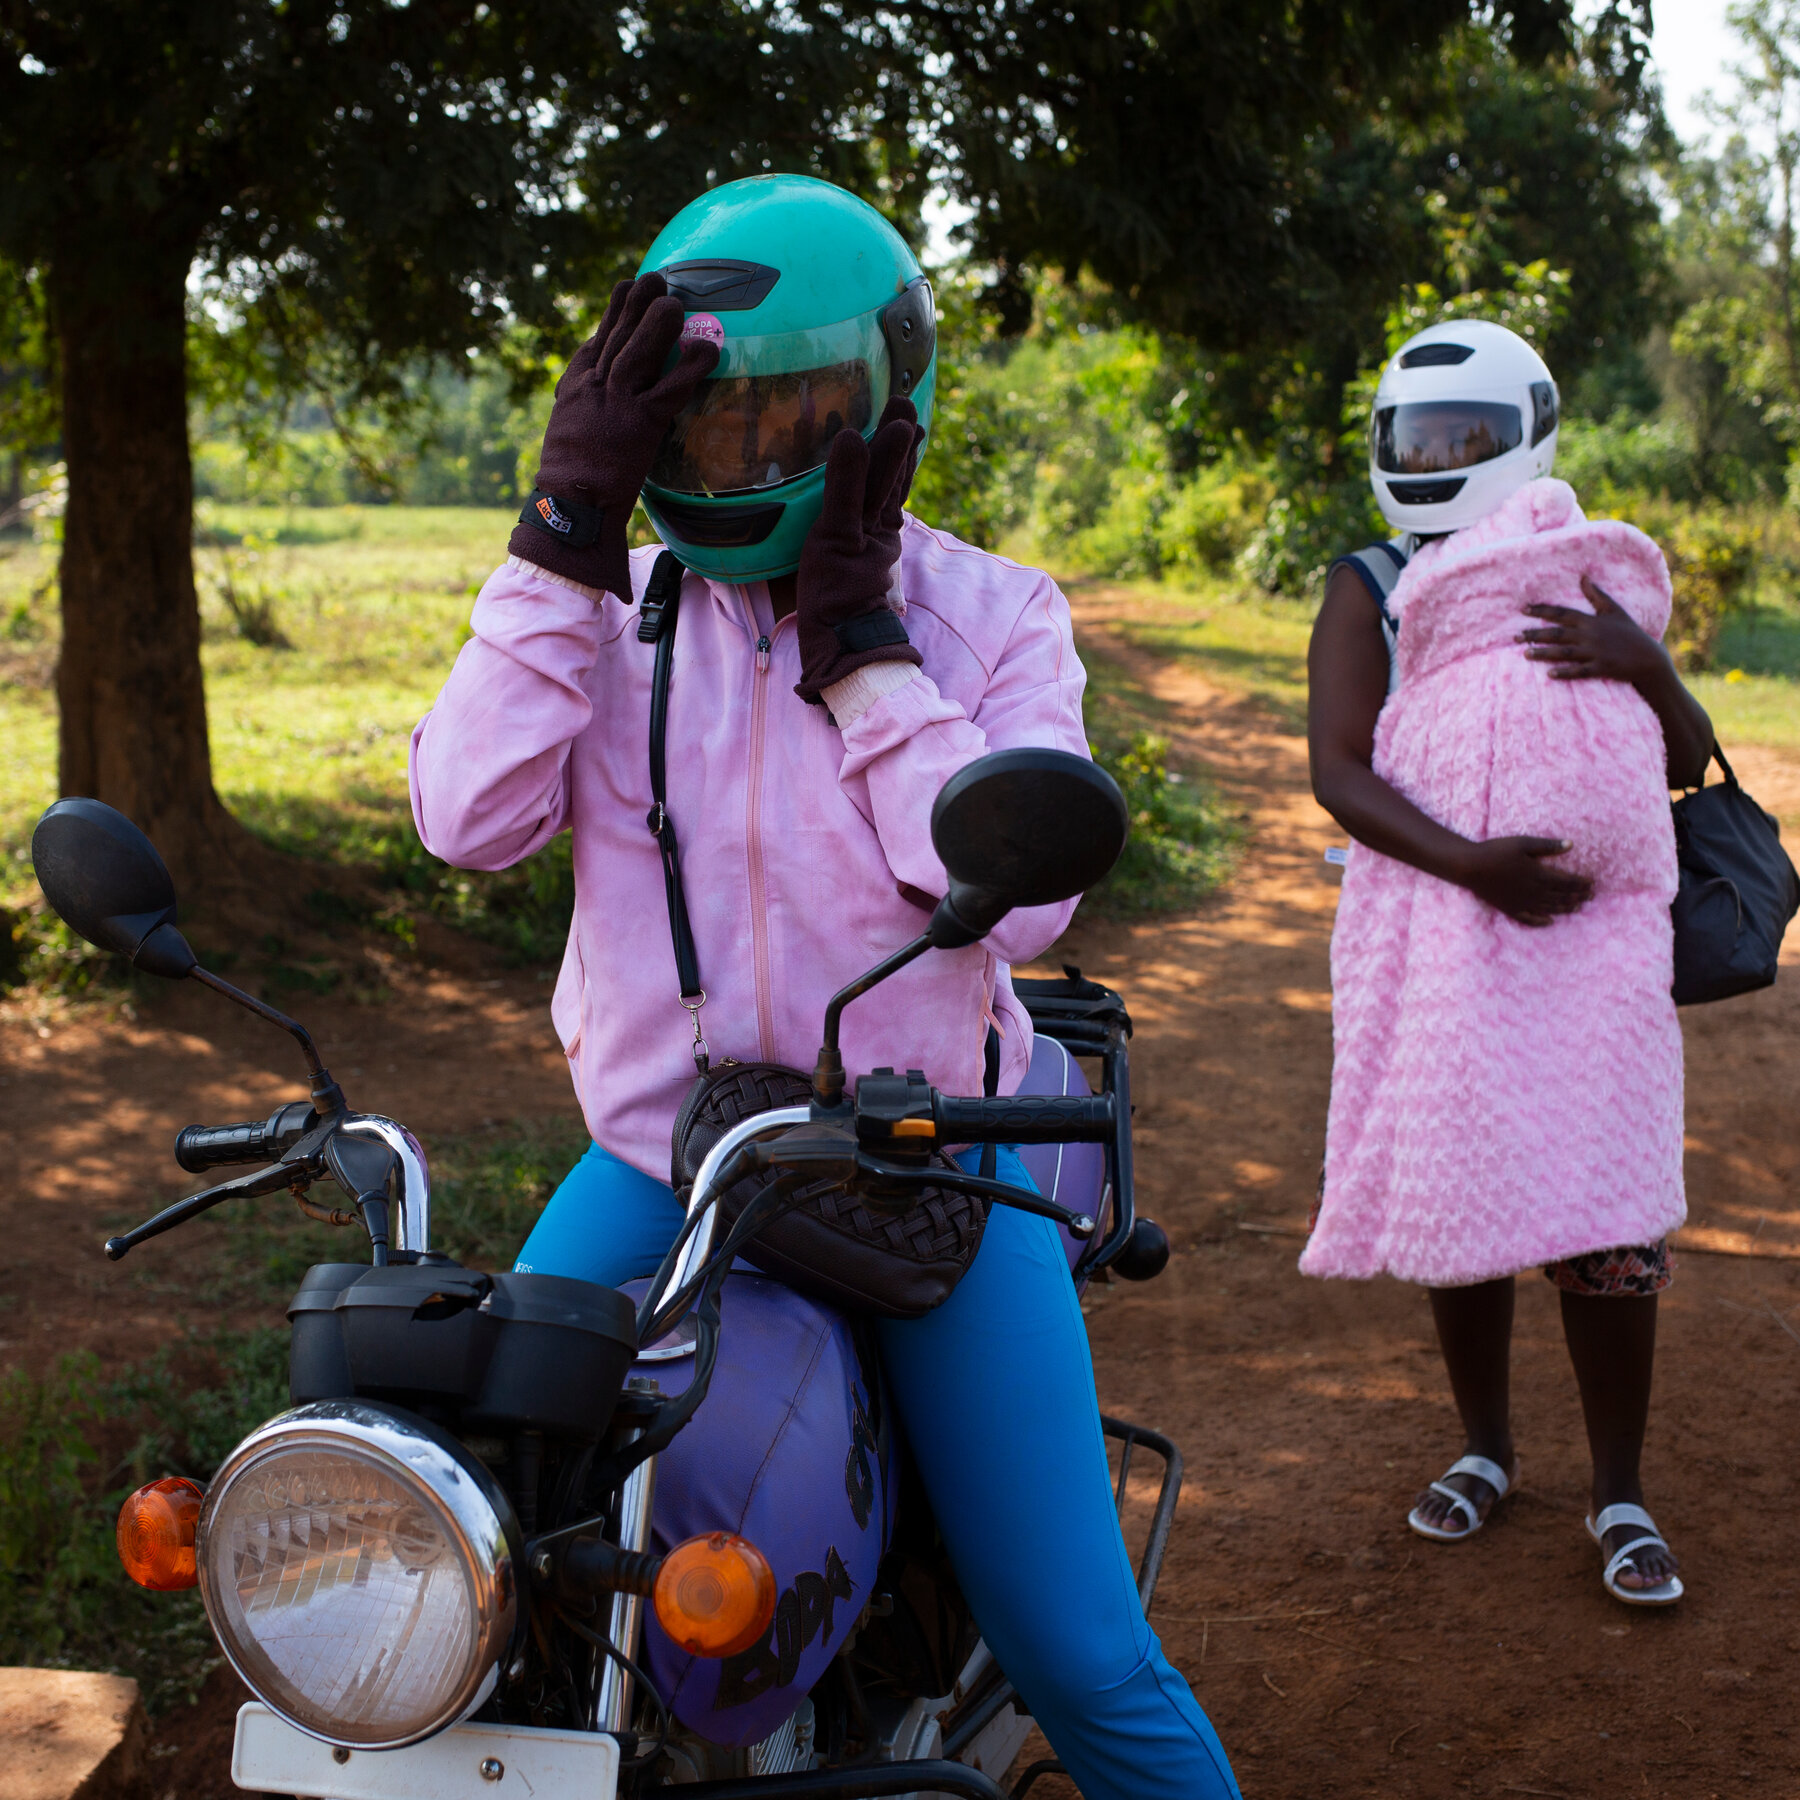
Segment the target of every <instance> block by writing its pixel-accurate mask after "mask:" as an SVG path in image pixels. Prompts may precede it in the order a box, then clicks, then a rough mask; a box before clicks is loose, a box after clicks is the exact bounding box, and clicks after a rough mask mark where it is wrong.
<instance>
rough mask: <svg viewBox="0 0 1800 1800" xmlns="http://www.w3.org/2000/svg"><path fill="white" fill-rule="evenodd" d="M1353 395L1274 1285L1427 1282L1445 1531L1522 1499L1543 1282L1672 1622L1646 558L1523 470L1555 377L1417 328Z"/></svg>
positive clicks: (1651, 558)
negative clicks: (1657, 1514)
mask: <svg viewBox="0 0 1800 1800" xmlns="http://www.w3.org/2000/svg"><path fill="white" fill-rule="evenodd" d="M1375 407H1376V410H1375V418H1374V429H1373V432H1372V440H1371V451H1370V462H1371V477H1372V479H1373V482H1374V485H1375V490H1376V495H1377V497H1378V499H1379V501H1380V504H1381V508H1382V511H1383V513H1384V514H1385V516H1386V517H1387V519H1388V521H1389V522H1390V523H1391V524H1392V525H1394V526H1395V527H1396V529H1397V530H1398V531H1399V532H1401V533H1402V534H1403V535H1402V536H1401V537H1399V538H1397V539H1396V540H1395V541H1394V542H1393V544H1392V545H1387V546H1376V547H1375V548H1374V549H1373V550H1372V551H1369V552H1365V553H1364V554H1363V555H1361V556H1358V557H1350V558H1345V559H1344V560H1342V561H1340V562H1338V563H1337V564H1335V565H1334V566H1333V568H1332V570H1331V571H1330V574H1329V577H1328V580H1327V584H1326V592H1325V602H1324V605H1323V607H1322V608H1321V610H1320V613H1319V618H1318V623H1317V625H1316V626H1315V628H1314V631H1313V638H1312V647H1311V651H1310V655H1309V660H1308V668H1309V676H1310V698H1309V741H1310V746H1311V753H1312V778H1313V792H1314V794H1315V795H1316V796H1317V798H1318V800H1319V802H1320V804H1321V805H1322V806H1324V807H1325V808H1326V810H1327V811H1329V812H1330V813H1331V815H1332V816H1333V817H1334V818H1335V819H1336V820H1337V821H1338V822H1339V823H1340V824H1341V825H1343V827H1344V828H1345V829H1346V830H1347V831H1348V832H1349V833H1350V835H1351V837H1352V838H1353V839H1355V846H1354V848H1353V849H1352V851H1351V855H1350V861H1349V865H1348V868H1347V870H1346V874H1345V880H1344V886H1343V891H1342V894H1341V896H1340V901H1339V910H1338V918H1337V926H1336V929H1335V931H1334V933H1333V938H1332V988H1333V1034H1334V1044H1335V1056H1334V1064H1333V1071H1332V1095H1331V1115H1330V1122H1329V1127H1328V1132H1327V1143H1326V1159H1325V1172H1324V1178H1323V1181H1322V1184H1321V1190H1320V1204H1319V1210H1318V1214H1317V1218H1316V1221H1315V1224H1314V1228H1313V1232H1312V1235H1311V1238H1310V1240H1309V1242H1308V1244H1307V1247H1306V1250H1305V1252H1304V1253H1303V1255H1302V1257H1301V1261H1300V1267H1301V1269H1302V1271H1303V1272H1304V1273H1306V1274H1309V1275H1322V1276H1353V1277H1367V1276H1371V1275H1375V1274H1380V1273H1387V1274H1392V1275H1396V1276H1398V1277H1399V1278H1401V1279H1402V1280H1407V1281H1416V1282H1420V1283H1423V1284H1424V1285H1426V1286H1427V1287H1429V1289H1430V1291H1431V1307H1432V1314H1433V1317H1434V1319H1435V1321H1436V1324H1437V1332H1438V1341H1439V1344H1440V1346H1441V1347H1442V1350H1443V1355H1444V1361H1445V1364H1446V1367H1447V1369H1448V1371H1449V1376H1450V1386H1451V1390H1452V1392H1453V1393H1454V1395H1455V1398H1456V1404H1457V1409H1458V1411H1459V1412H1460V1414H1461V1416H1462V1424H1463V1431H1464V1450H1465V1454H1464V1455H1463V1456H1462V1457H1461V1458H1459V1459H1458V1460H1457V1461H1456V1462H1455V1463H1454V1464H1453V1465H1452V1466H1451V1468H1450V1469H1449V1470H1448V1471H1447V1472H1446V1474H1445V1475H1444V1477H1443V1478H1442V1479H1441V1480H1438V1481H1434V1482H1432V1483H1431V1484H1430V1486H1429V1487H1428V1488H1427V1489H1425V1490H1424V1491H1423V1492H1422V1493H1421V1494H1420V1495H1419V1497H1418V1500H1417V1502H1416V1504H1415V1505H1414V1507H1413V1509H1412V1512H1411V1513H1410V1515H1409V1518H1408V1523H1409V1524H1410V1525H1411V1526H1412V1528H1413V1529H1414V1530H1415V1531H1417V1532H1419V1533H1420V1534H1421V1535H1422V1536H1425V1537H1428V1538H1433V1539H1436V1540H1439V1541H1442V1542H1457V1541H1459V1540H1461V1539H1463V1538H1466V1537H1471V1536H1473V1535H1474V1533H1475V1532H1477V1531H1479V1530H1480V1529H1481V1528H1482V1526H1483V1524H1484V1523H1485V1522H1486V1520H1487V1518H1488V1515H1489V1513H1490V1512H1491V1511H1492V1509H1493V1508H1494V1507H1495V1506H1496V1505H1497V1504H1498V1503H1499V1502H1500V1501H1501V1500H1502V1499H1503V1498H1504V1497H1505V1496H1506V1494H1507V1493H1508V1492H1509V1491H1510V1490H1511V1489H1512V1488H1513V1487H1514V1486H1515V1485H1516V1484H1517V1482H1518V1479H1519V1463H1518V1458H1517V1455H1516V1453H1515V1449H1514V1443H1513V1431H1512V1418H1511V1412H1510V1406H1509V1360H1510V1342H1511V1334H1512V1319H1513V1296H1514V1276H1515V1275H1516V1274H1517V1273H1519V1272H1520V1271H1522V1270H1525V1269H1528V1268H1531V1267H1533V1266H1534V1265H1540V1266H1542V1267H1543V1269H1544V1273H1545V1274H1546V1275H1547V1276H1548V1277H1549V1278H1550V1280H1551V1281H1553V1282H1554V1283H1555V1284H1556V1286H1557V1287H1558V1288H1559V1289H1560V1290H1561V1300H1562V1316H1563V1330H1564V1335H1565V1337H1566V1339H1567V1342H1568V1347H1569V1355H1570V1359H1571V1361H1572V1362H1573V1363H1574V1365H1575V1376H1576V1380H1577V1383H1578V1384H1579V1386H1580V1390H1581V1400H1582V1408H1583V1412H1584V1414H1585V1417H1586V1422H1587V1435H1588V1444H1589V1448H1590V1450H1591V1452H1592V1456H1593V1486H1592V1508H1591V1511H1590V1514H1589V1519H1588V1528H1589V1531H1590V1533H1591V1534H1592V1535H1593V1536H1594V1537H1595V1538H1596V1539H1597V1540H1598V1541H1599V1543H1600V1545H1601V1558H1602V1567H1603V1579H1604V1581H1605V1585H1606V1588H1607V1591H1608V1592H1609V1593H1611V1594H1613V1595H1614V1596H1615V1597H1616V1598H1617V1599H1619V1600H1622V1601H1625V1602H1627V1603H1629V1604H1633V1605H1666V1604H1669V1603H1671V1602H1673V1601H1675V1600H1677V1599H1679V1598H1680V1596H1681V1592H1682V1584H1681V1581H1680V1579H1679V1577H1678V1576H1677V1574H1676V1569H1677V1561H1676V1558H1675V1556H1674V1553H1673V1552H1672V1551H1671V1550H1670V1549H1669V1547H1668V1545H1667V1544H1666V1543H1665V1542H1664V1541H1663V1539H1662V1537H1661V1535H1660V1534H1659V1533H1658V1532H1657V1530H1656V1527H1655V1524H1654V1522H1653V1520H1652V1519H1651V1516H1650V1514H1649V1513H1648V1512H1647V1511H1645V1510H1644V1505H1643V1498H1644V1496H1643V1489H1642V1486H1641V1484H1640V1480H1639V1458H1640V1455H1641V1452H1642V1449H1643V1441H1644V1432H1645V1426H1646V1423H1647V1420H1648V1415H1649V1406H1650V1387H1651V1370H1652V1363H1653V1358H1654V1352H1655V1344H1656V1313H1657V1295H1658V1293H1660V1292H1661V1290H1662V1289H1663V1288H1664V1287H1666V1286H1667V1285H1668V1283H1669V1280H1670V1261H1669V1252H1668V1247H1667V1234H1668V1233H1669V1232H1670V1231H1672V1230H1673V1229H1674V1228H1675V1227H1676V1226H1677V1225H1678V1224H1680V1222H1681V1220H1682V1219H1683V1217H1684V1216H1685V1201H1684V1198H1683V1190H1682V1169H1681V1143H1682V1052H1681V1036H1680V1031H1679V1027H1678V1025H1677V1023H1676V1017H1675V1009H1674V1002H1673V1000H1672V999H1671V997H1670V984H1671V979H1672V973H1673V966H1672V941H1673V940H1672V934H1671V927H1670V923H1669V911H1668V909H1669V902H1670V900H1671V898H1672V897H1673V894H1674V890H1675V881H1676V866H1675V852H1674V841H1673V832H1672V827H1671V824H1670V819H1669V808H1668V789H1669V787H1671V786H1676V787H1685V786H1691V785H1696V784H1698V782H1699V781H1700V780H1701V778H1702V775H1703V773H1704V771H1705V768H1706V763H1707V760H1708V757H1709V755H1710V753H1711V749H1712V743H1713V733H1712V725H1711V722H1710V721H1709V720H1708V718H1707V716H1706V714H1705V712H1704V711H1703V710H1702V709H1701V707H1700V706H1699V704H1698V703H1697V702H1696V701H1695V700H1694V699H1693V697H1692V696H1691V695H1690V694H1689V693H1688V692H1687V690H1686V689H1685V688H1684V687H1683V686H1682V684H1681V680H1680V678H1679V676H1678V675H1677V674H1676V672H1675V668H1674V665H1673V664H1672V663H1671V662H1670V660H1669V657H1668V655H1667V653H1666V652H1665V651H1664V650H1663V648H1662V645H1661V643H1660V641H1659V639H1660V634H1661V632H1662V629H1663V626H1664V625H1665V624H1666V622H1667V618H1668V605H1669V582H1668V573H1667V569H1666V567H1665V566H1664V564H1663V561H1662V558H1661V555H1660V553H1659V552H1658V551H1657V550H1656V548H1655V546H1654V545H1653V544H1652V543H1651V542H1650V541H1649V539H1647V538H1645V537H1644V536H1643V534H1642V533H1640V532H1637V531H1635V530H1634V529H1633V528H1632V527H1630V526H1628V525H1622V524H1618V523H1616V522H1613V521H1597V522H1591V523H1590V522H1588V521H1587V520H1585V519H1584V517H1583V515H1582V513H1581V510H1580V508H1579V507H1578V506H1577V505H1576V504H1575V496H1574V494H1573V492H1572V491H1571V490H1570V489H1569V487H1568V486H1567V485H1566V484H1565V483H1563V482H1560V481H1554V480H1550V479H1547V477H1548V476H1549V471H1550V467H1551V464H1552V462H1553V460H1554V458H1555V453H1556V426H1557V395H1556V387H1555V384H1554V382H1553V381H1552V380H1551V378H1550V372H1549V370H1548V369H1547V368H1545V366H1544V364H1543V362H1542V360H1541V359H1540V358H1539V357H1538V356H1537V354H1536V352H1535V351H1533V350H1532V349H1531V348H1530V346H1529V345H1527V344H1526V343H1525V342H1524V341H1523V340H1522V339H1520V338H1518V337H1516V336H1515V335H1514V334H1513V333H1511V332H1510V331H1507V330H1505V329H1504V328H1503V327H1501V326H1498V325H1491V324H1481V323H1474V322H1458V323H1455V324H1444V325H1438V326H1434V327H1432V328H1431V329H1430V330H1428V331H1425V332H1423V333H1421V334H1420V335H1419V336H1417V337H1415V338H1413V339H1412V340H1411V341H1410V342H1409V343H1407V344H1406V345H1405V346H1403V347H1402V349H1401V350H1400V351H1399V353H1398V354H1397V355H1396V356H1395V357H1394V358H1393V360H1392V361H1391V362H1390V363H1389V364H1388V366H1387V369H1386V371H1385V372H1384V374H1383V376H1382V381H1381V386H1380V389H1379V392H1378V394H1377V398H1376V402H1375Z"/></svg>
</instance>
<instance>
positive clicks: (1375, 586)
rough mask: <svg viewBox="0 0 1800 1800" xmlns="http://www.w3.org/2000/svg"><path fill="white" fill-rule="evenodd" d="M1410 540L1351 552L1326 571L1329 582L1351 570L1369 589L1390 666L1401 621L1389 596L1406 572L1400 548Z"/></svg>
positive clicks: (1370, 546)
mask: <svg viewBox="0 0 1800 1800" xmlns="http://www.w3.org/2000/svg"><path fill="white" fill-rule="evenodd" d="M1406 542H1407V540H1406V539H1404V538H1390V539H1388V540H1387V541H1386V542H1384V543H1380V544H1370V545H1368V546H1367V547H1366V548H1364V549H1361V550H1352V551H1351V552H1350V553H1349V554H1348V555H1347V556H1340V557H1339V558H1338V559H1337V561H1336V562H1334V563H1333V564H1332V565H1331V568H1329V569H1327V570H1326V571H1325V579H1326V580H1327V581H1329V580H1330V579H1331V576H1332V571H1333V570H1335V569H1339V568H1346V569H1350V570H1352V571H1353V572H1354V573H1355V575H1356V578H1357V579H1358V580H1359V581H1360V582H1361V583H1362V584H1363V586H1364V587H1365V588H1366V589H1368V593H1369V598H1370V599H1371V600H1373V601H1374V602H1375V606H1376V610H1377V611H1378V612H1379V613H1380V614H1381V635H1382V636H1383V637H1384V638H1386V639H1387V649H1388V663H1389V666H1390V667H1391V666H1392V664H1393V662H1394V652H1395V649H1396V648H1397V646H1398V645H1399V642H1400V621H1399V620H1398V619H1396V618H1395V617H1394V615H1393V613H1392V611H1391V610H1390V609H1389V607H1388V595H1390V594H1391V593H1392V592H1393V591H1394V587H1395V584H1396V583H1397V582H1398V581H1399V579H1400V575H1401V571H1402V570H1404V569H1405V567H1406V562H1407V552H1406V551H1405V550H1404V549H1402V548H1401V546H1402V545H1403V544H1404V543H1406Z"/></svg>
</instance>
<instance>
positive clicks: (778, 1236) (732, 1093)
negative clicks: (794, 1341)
mask: <svg viewBox="0 0 1800 1800" xmlns="http://www.w3.org/2000/svg"><path fill="white" fill-rule="evenodd" d="M811 1094H812V1084H811V1083H810V1082H809V1081H808V1080H807V1078H806V1077H805V1076H804V1075H802V1074H801V1073H800V1071H799V1070H798V1069H788V1068H783V1067H782V1066H781V1065H780V1064H779V1063H731V1062H728V1063H723V1064H721V1065H720V1066H719V1067H718V1068H716V1069H709V1070H708V1071H707V1072H706V1073H705V1074H704V1075H702V1076H701V1077H700V1078H699V1080H698V1081H696V1082H695V1083H694V1085H693V1086H692V1087H691V1088H690V1089H689V1090H688V1095H687V1099H686V1100H685V1101H683V1103H682V1107H681V1111H680V1112H679V1113H678V1114H677V1115H676V1117H675V1131H674V1143H673V1152H674V1154H673V1158H672V1167H671V1170H670V1174H671V1178H672V1180H673V1184H674V1187H675V1192H676V1197H677V1198H678V1199H679V1200H680V1201H681V1202H682V1204H683V1206H684V1207H685V1206H686V1204H687V1198H688V1194H689V1193H690V1192H691V1190H692V1188H693V1184H694V1178H695V1177H696V1176H697V1175H698V1174H699V1172H700V1165H701V1163H702V1162H703V1161H704V1160H705V1159H706V1154H707V1152H708V1151H709V1150H711V1149H712V1147H713V1146H714V1145H715V1144H716V1143H718V1141H719V1139H720V1138H722V1137H723V1136H724V1135H725V1133H726V1132H727V1131H729V1130H730V1129H731V1127H732V1126H733V1125H736V1124H738V1123H739V1122H740V1121H742V1120H744V1119H747V1118H749V1117H750V1116H751V1115H752V1114H755V1113H762V1112H767V1111H769V1110H770V1109H771V1108H772V1107H777V1106H804V1105H805V1104H806V1102H807V1101H808V1099H809V1098H810V1097H811ZM775 1179H776V1178H775V1177H774V1176H771V1175H747V1176H745V1177H744V1179H743V1180H742V1181H739V1182H738V1183H736V1184H735V1185H734V1186H732V1187H729V1188H727V1189H726V1190H725V1194H724V1196H723V1198H722V1199H721V1201H720V1209H719V1210H720V1213H721V1215H722V1218H723V1220H724V1222H725V1223H726V1224H728V1225H729V1224H730V1223H731V1222H733V1221H735V1220H736V1218H737V1217H738V1215H739V1214H740V1213H741V1212H742V1211H743V1210H744V1208H745V1207H747V1206H748V1205H750V1203H751V1202H752V1201H753V1200H755V1199H756V1198H758V1196H760V1195H762V1194H764V1193H766V1192H767V1191H768V1189H769V1188H770V1187H771V1186H772V1185H773V1183H774V1181H775ZM793 1199H794V1204H793V1205H792V1207H791V1208H790V1209H789V1210H788V1211H786V1212H783V1213H780V1214H778V1215H777V1216H776V1217H775V1218H774V1219H772V1220H771V1221H770V1222H769V1223H768V1224H767V1225H765V1226H764V1227H763V1229H762V1230H761V1231H759V1232H758V1233H757V1235H756V1236H755V1237H753V1238H752V1239H751V1240H750V1241H749V1243H748V1244H746V1245H745V1247H744V1252H743V1254H744V1259H745V1261H747V1262H750V1263H753V1264H754V1265H755V1266H756V1267H757V1268H759V1269H761V1270H762V1271H763V1273H764V1274H766V1275H773V1276H774V1277H775V1278H776V1279H777V1280H778V1281H784V1282H786V1283H787V1285H788V1286H789V1287H791V1288H796V1289H798V1290H799V1291H800V1292H801V1293H803V1294H810V1295H811V1296H812V1297H813V1298H814V1299H815V1300H824V1301H827V1302H829V1303H830V1304H831V1305H833V1306H841V1307H843V1308H844V1309H845V1310H846V1311H850V1312H863V1313H877V1314H879V1315H880V1316H881V1317H883V1318H887V1319H916V1318H919V1317H921V1316H922V1315H923V1314H925V1313H928V1312H930V1311H931V1309H932V1308H933V1307H935V1306H941V1305H942V1304H943V1303H944V1301H946V1300H947V1299H949V1297H950V1292H951V1290H952V1289H953V1288H954V1287H955V1286H956V1284H957V1283H958V1282H959V1281H960V1280H961V1279H962V1278H963V1275H964V1274H965V1273H966V1272H967V1270H968V1267H969V1264H970V1263H972V1262H973V1261H974V1260H975V1253H976V1251H977V1250H979V1249H980V1248H981V1236H982V1233H983V1232H984V1231H985V1230H986V1229H987V1209H988V1203H987V1202H986V1201H985V1200H977V1199H975V1198H973V1197H972V1196H970V1195H968V1194H957V1193H951V1192H949V1191H948V1190H946V1189H943V1188H926V1189H925V1190H924V1191H923V1192H922V1193H920V1194H917V1195H914V1196H912V1197H910V1198H909V1200H908V1201H907V1203H906V1205H905V1207H904V1209H903V1210H899V1211H896V1210H894V1209H893V1208H891V1207H884V1206H882V1205H880V1204H879V1203H871V1202H870V1201H869V1200H868V1199H867V1198H865V1197H864V1196H863V1195H861V1194H859V1193H857V1191H856V1190H855V1188H854V1187H853V1186H852V1185H851V1184H850V1183H848V1182H842V1181H813V1182H808V1183H806V1184H804V1185H803V1186H801V1187H800V1188H798V1189H797V1190H796V1191H795V1193H794V1196H793Z"/></svg>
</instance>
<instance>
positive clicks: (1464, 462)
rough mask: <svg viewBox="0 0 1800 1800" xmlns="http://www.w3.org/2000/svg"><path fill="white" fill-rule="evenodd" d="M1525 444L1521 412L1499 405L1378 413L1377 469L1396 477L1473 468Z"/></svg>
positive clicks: (1424, 406) (1427, 403)
mask: <svg viewBox="0 0 1800 1800" xmlns="http://www.w3.org/2000/svg"><path fill="white" fill-rule="evenodd" d="M1523 442H1524V428H1523V424H1522V421H1521V420H1520V418H1519V409H1518V408H1517V407H1516V406H1507V405H1505V404H1504V403H1502V402H1500V401H1497V400H1417V401H1413V402H1412V403H1411V404H1409V405H1406V406H1384V407H1382V408H1381V409H1380V410H1379V411H1378V412H1377V413H1376V414H1375V466H1376V468H1378V469H1381V470H1384V471H1385V472H1386V473H1387V474H1390V475H1442V474H1444V473H1446V472H1447V471H1449V470H1451V469H1471V468H1473V467H1474V466H1475V465H1476V464H1477V463H1484V462H1491V461H1492V460H1493V459H1494V458H1495V457H1496V456H1504V455H1505V454H1506V453H1507V451H1509V450H1516V449H1518V447H1519V445H1520V444H1521V443H1523Z"/></svg>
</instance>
